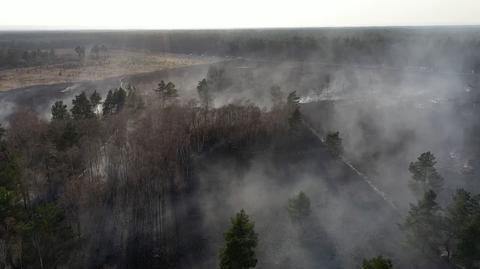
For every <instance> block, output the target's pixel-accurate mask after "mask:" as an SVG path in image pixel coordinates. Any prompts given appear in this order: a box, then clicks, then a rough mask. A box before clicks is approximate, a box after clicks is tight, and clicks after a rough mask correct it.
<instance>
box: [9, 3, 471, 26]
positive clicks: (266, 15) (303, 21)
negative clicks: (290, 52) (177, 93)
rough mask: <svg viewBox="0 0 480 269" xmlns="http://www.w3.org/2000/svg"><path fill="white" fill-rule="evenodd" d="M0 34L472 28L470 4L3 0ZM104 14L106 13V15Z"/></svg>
mask: <svg viewBox="0 0 480 269" xmlns="http://www.w3.org/2000/svg"><path fill="white" fill-rule="evenodd" d="M2 10H4V11H7V12H2V16H1V17H0V30H32V29H33V30H41V29H42V30H45V29H50V30H52V29H53V30H55V29H57V30H58V29H218V28H223V29H229V28H277V27H339V26H354V27H355V26H413V25H416V26H431V25H475V24H478V23H479V22H480V16H478V11H479V10H480V3H479V2H478V1H474V0H460V1H449V0H422V1H414V0H408V1H383V0H366V1H356V0H340V1H309V0H300V1H295V2H286V1H254V0H246V1H241V2H228V1H221V0H207V1H186V0H180V1H154V0H139V1H115V0H105V1H94V0H86V1H82V2H72V1H61V0H46V1H29V0H20V1H10V0H8V1H5V2H4V3H2ZM105 11H108V12H105Z"/></svg>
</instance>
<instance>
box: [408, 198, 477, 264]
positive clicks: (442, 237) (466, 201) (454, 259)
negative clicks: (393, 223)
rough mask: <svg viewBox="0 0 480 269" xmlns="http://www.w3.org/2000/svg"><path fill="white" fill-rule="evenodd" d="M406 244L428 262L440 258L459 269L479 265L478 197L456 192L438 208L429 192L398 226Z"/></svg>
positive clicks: (412, 207)
mask: <svg viewBox="0 0 480 269" xmlns="http://www.w3.org/2000/svg"><path fill="white" fill-rule="evenodd" d="M400 227H401V229H402V230H403V231H404V232H405V233H406V236H407V241H408V243H409V244H410V245H411V246H413V247H414V248H415V249H416V250H417V251H419V252H420V253H421V254H422V255H424V256H425V257H427V258H430V259H434V260H435V259H438V258H439V257H443V258H444V260H445V261H446V262H447V263H449V264H452V265H455V266H459V267H461V268H467V269H471V268H478V264H479V262H480V196H479V195H472V194H471V193H469V192H467V191H465V190H463V189H459V190H457V191H456V193H455V194H454V195H453V197H452V201H451V203H450V204H449V205H448V206H447V207H446V208H442V207H441V206H440V205H439V204H438V202H437V194H436V193H435V192H434V191H432V190H429V191H427V192H425V194H424V195H423V197H422V198H421V199H420V200H419V201H418V202H417V203H416V204H414V205H411V208H410V211H409V212H408V215H407V217H406V219H405V221H404V223H402V225H401V226H400Z"/></svg>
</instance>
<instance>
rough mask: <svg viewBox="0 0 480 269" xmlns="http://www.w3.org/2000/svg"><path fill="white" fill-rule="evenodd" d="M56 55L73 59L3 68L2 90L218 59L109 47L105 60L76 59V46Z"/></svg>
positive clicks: (94, 78) (0, 73)
mask: <svg viewBox="0 0 480 269" xmlns="http://www.w3.org/2000/svg"><path fill="white" fill-rule="evenodd" d="M57 55H61V56H63V57H64V58H65V59H71V60H68V61H66V62H65V63H62V64H54V65H47V66H39V67H25V68H15V69H7V70H0V91H6V90H10V89H14V88H19V87H27V86H33V85H45V84H55V83H62V82H75V81H84V80H101V79H105V78H109V77H116V76H121V75H127V74H137V73H145V72H152V71H157V70H162V69H168V68H175V67H181V66H188V65H195V64H203V63H211V62H215V61H217V60H218V59H216V58H214V57H197V56H189V55H183V54H165V53H162V54H160V53H159V54H153V53H146V52H140V51H129V50H110V51H109V52H108V57H107V58H106V59H105V60H104V59H102V60H92V59H89V60H87V61H85V62H84V63H80V62H79V61H78V60H75V57H76V56H75V55H74V54H73V50H58V51H57Z"/></svg>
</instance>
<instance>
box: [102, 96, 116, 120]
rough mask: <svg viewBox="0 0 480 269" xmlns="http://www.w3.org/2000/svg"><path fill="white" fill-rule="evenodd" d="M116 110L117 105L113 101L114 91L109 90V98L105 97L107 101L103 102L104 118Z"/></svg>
mask: <svg viewBox="0 0 480 269" xmlns="http://www.w3.org/2000/svg"><path fill="white" fill-rule="evenodd" d="M114 108H115V104H114V100H113V92H112V90H109V91H108V93H107V97H105V101H104V102H103V108H102V114H103V116H107V115H110V114H112V113H113V109H114Z"/></svg>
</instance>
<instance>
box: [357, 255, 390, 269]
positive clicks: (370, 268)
mask: <svg viewBox="0 0 480 269" xmlns="http://www.w3.org/2000/svg"><path fill="white" fill-rule="evenodd" d="M392 268H393V264H392V261H391V260H390V259H387V258H384V257H382V256H377V257H373V258H371V259H369V260H363V265H362V269H392Z"/></svg>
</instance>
